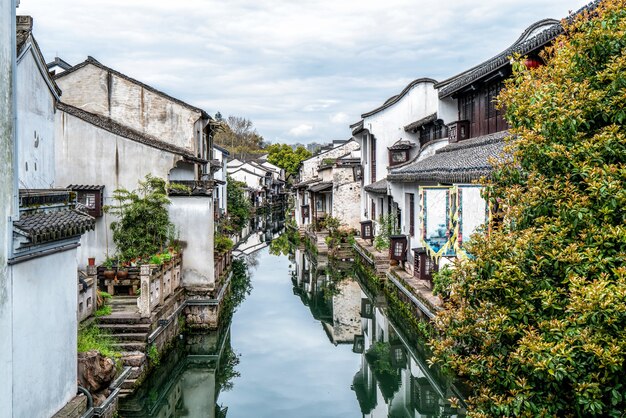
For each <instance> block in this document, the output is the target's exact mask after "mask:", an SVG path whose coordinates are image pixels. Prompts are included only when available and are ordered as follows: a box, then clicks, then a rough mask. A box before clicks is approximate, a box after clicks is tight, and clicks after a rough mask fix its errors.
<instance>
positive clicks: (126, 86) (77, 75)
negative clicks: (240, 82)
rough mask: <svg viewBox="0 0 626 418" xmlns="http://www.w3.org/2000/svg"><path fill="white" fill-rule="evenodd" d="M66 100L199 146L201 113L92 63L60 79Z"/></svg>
mask: <svg viewBox="0 0 626 418" xmlns="http://www.w3.org/2000/svg"><path fill="white" fill-rule="evenodd" d="M57 84H58V85H59V87H60V88H61V90H63V102H65V103H68V104H71V105H73V106H76V107H78V108H80V109H83V110H86V111H88V112H92V113H96V114H99V115H104V116H107V117H110V118H111V119H113V120H115V121H117V122H119V123H121V124H123V125H126V126H129V127H131V128H133V129H136V130H138V131H140V132H144V133H147V134H150V135H153V136H155V137H157V138H159V139H161V140H164V141H167V142H170V143H172V144H175V145H178V146H181V147H185V148H187V149H189V150H196V149H197V148H198V131H199V132H200V133H201V132H202V126H200V125H201V124H196V122H197V121H198V120H199V119H200V117H201V114H200V112H198V111H197V110H193V109H191V108H189V107H187V106H183V105H181V104H178V103H176V102H174V101H172V100H170V99H168V98H166V97H164V96H162V95H160V94H156V93H153V92H152V91H150V90H147V89H145V88H144V87H143V86H141V85H139V84H136V83H133V82H131V81H129V80H127V79H125V78H122V77H118V76H117V75H115V74H113V73H110V72H109V71H106V70H105V69H103V68H100V67H97V66H95V65H93V64H87V65H85V66H84V67H82V68H80V69H78V70H76V71H73V72H71V71H70V72H66V73H64V74H63V76H62V77H61V78H59V79H57Z"/></svg>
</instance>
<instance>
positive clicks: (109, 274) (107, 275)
mask: <svg viewBox="0 0 626 418" xmlns="http://www.w3.org/2000/svg"><path fill="white" fill-rule="evenodd" d="M102 275H103V276H104V279H105V280H111V279H114V278H115V269H112V268H107V269H106V270H104V272H103V273H102Z"/></svg>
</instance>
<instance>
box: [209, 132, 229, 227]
mask: <svg viewBox="0 0 626 418" xmlns="http://www.w3.org/2000/svg"><path fill="white" fill-rule="evenodd" d="M229 155H230V153H229V152H228V150H227V149H226V148H222V147H220V146H217V145H215V144H214V145H213V159H214V160H216V161H217V162H219V164H220V168H219V169H218V170H217V171H216V172H215V174H213V179H214V180H215V188H214V189H213V207H214V210H215V218H216V219H219V218H221V217H223V216H226V214H227V210H228V205H227V201H228V194H227V190H228V187H227V182H228V175H227V174H228V167H227V166H226V163H227V162H228V156H229Z"/></svg>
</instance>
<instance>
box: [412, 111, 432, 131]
mask: <svg viewBox="0 0 626 418" xmlns="http://www.w3.org/2000/svg"><path fill="white" fill-rule="evenodd" d="M436 120H437V112H435V113H431V114H430V115H428V116H424V117H423V118H421V119H418V120H416V121H415V122H413V123H409V124H408V125H406V126H405V127H404V131H405V132H409V131H411V130H413V129H417V128H421V127H422V126H424V125H426V124H428V123H430V122H434V121H436Z"/></svg>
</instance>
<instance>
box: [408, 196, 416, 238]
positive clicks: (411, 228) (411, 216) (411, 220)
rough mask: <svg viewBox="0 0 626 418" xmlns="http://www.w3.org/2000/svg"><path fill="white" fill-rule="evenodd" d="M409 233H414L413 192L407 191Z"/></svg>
mask: <svg viewBox="0 0 626 418" xmlns="http://www.w3.org/2000/svg"><path fill="white" fill-rule="evenodd" d="M409 235H411V236H414V235H415V194H414V193H409Z"/></svg>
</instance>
